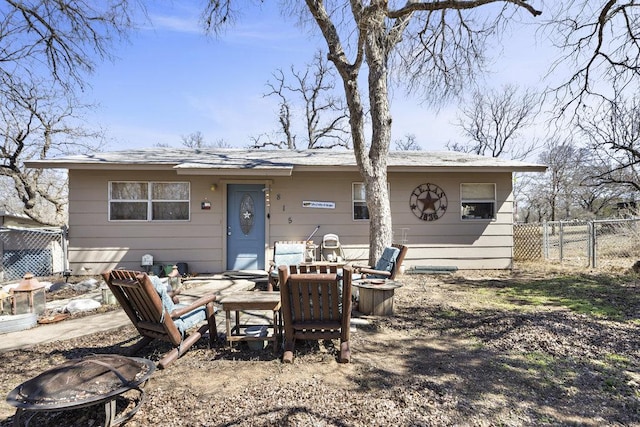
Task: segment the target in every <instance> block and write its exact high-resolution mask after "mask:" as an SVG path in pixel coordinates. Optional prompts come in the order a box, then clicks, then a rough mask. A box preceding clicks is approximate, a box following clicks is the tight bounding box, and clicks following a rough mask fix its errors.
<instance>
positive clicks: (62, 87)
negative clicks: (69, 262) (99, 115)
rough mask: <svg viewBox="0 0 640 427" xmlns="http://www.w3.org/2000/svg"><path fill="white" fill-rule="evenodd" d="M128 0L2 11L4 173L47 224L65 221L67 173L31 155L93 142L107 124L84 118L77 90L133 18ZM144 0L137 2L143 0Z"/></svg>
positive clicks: (9, 5) (15, 193)
mask: <svg viewBox="0 0 640 427" xmlns="http://www.w3.org/2000/svg"><path fill="white" fill-rule="evenodd" d="M131 3H132V2H130V1H128V0H105V1H102V2H85V1H78V0H59V1H33V2H18V1H13V0H5V1H4V2H3V4H2V13H0V45H1V46H2V48H1V49H0V135H1V136H2V147H1V151H0V176H2V177H4V178H5V182H6V181H7V180H11V182H12V183H13V186H12V187H13V188H12V191H11V193H10V195H9V196H10V197H11V198H12V199H14V200H20V201H21V204H22V206H23V208H22V209H23V211H24V213H26V214H27V215H29V216H30V217H32V218H33V219H36V220H38V221H41V222H44V223H46V224H62V223H63V222H64V217H65V209H66V187H65V185H64V184H65V182H66V177H65V176H62V175H61V174H60V173H59V172H52V171H33V170H28V169H26V168H25V167H24V161H26V160H30V159H34V158H37V159H42V158H45V157H47V156H50V155H52V154H53V153H58V154H60V153H70V152H77V151H82V150H87V149H91V148H92V147H91V146H90V142H89V143H87V142H86V141H90V140H91V138H96V137H99V136H100V132H91V131H86V130H85V129H83V128H82V127H81V126H79V125H77V123H78V119H79V114H80V113H81V112H82V111H83V110H84V109H86V108H88V105H83V104H81V103H79V102H78V100H77V99H76V97H75V94H76V91H77V90H82V89H84V87H85V86H86V81H85V76H86V75H87V73H91V72H92V71H93V70H94V67H95V61H97V60H100V59H108V58H111V56H110V51H109V47H110V46H111V44H112V42H113V41H114V40H115V39H116V38H118V37H122V36H124V35H125V34H126V32H127V30H128V29H129V28H130V27H131V26H132V21H131V16H132V14H131V12H132V11H133V9H132V8H131V7H130V5H131ZM136 4H137V3H136Z"/></svg>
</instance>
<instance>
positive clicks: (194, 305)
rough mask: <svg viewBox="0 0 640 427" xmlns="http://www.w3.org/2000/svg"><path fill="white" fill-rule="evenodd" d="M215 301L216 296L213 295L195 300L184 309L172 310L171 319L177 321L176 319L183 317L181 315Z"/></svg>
mask: <svg viewBox="0 0 640 427" xmlns="http://www.w3.org/2000/svg"><path fill="white" fill-rule="evenodd" d="M215 300H216V295H214V294H211V295H205V296H203V297H200V298H198V299H197V300H195V301H194V302H192V303H191V304H189V305H187V306H186V307H180V308H177V309H175V310H173V311H172V312H171V318H172V319H177V318H178V317H180V316H183V315H185V314H187V313H188V312H190V311H193V310H195V309H196V308H200V307H202V306H205V305H207V304H208V303H210V302H214V301H215Z"/></svg>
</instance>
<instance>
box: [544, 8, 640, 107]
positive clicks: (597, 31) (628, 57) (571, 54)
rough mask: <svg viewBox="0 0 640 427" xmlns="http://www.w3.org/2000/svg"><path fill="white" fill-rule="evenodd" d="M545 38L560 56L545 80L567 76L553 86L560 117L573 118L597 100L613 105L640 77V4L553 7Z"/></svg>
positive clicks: (635, 84)
mask: <svg viewBox="0 0 640 427" xmlns="http://www.w3.org/2000/svg"><path fill="white" fill-rule="evenodd" d="M551 7H552V8H553V9H555V10H552V11H551V13H550V15H549V16H551V17H552V19H550V20H549V22H548V24H549V25H550V31H549V35H550V37H551V38H552V39H553V40H554V42H555V45H556V46H557V47H559V48H561V49H562V51H563V52H564V55H563V56H562V57H561V58H559V59H558V60H557V61H556V62H555V64H554V66H553V67H552V68H551V69H550V72H549V74H550V75H551V74H557V73H561V72H562V69H563V67H565V66H568V67H569V68H570V70H571V71H570V74H569V75H568V76H567V77H566V78H565V79H564V80H563V81H562V83H561V84H559V85H557V86H556V87H555V88H554V89H555V93H556V95H557V100H558V101H559V102H560V104H561V106H562V107H561V109H560V110H559V111H560V113H561V114H562V113H565V112H571V113H572V114H573V113H576V112H577V111H579V110H580V109H581V108H582V106H583V105H585V104H589V103H590V102H591V100H593V99H594V98H595V99H596V100H608V101H615V96H616V94H617V92H618V91H620V90H623V89H624V88H627V87H633V86H637V81H638V77H640V26H639V25H638V22H640V4H638V2H636V1H635V0H632V1H620V0H600V1H592V0H570V1H562V2H554V3H553V5H552V6H551Z"/></svg>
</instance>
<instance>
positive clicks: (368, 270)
mask: <svg viewBox="0 0 640 427" xmlns="http://www.w3.org/2000/svg"><path fill="white" fill-rule="evenodd" d="M358 273H360V274H375V275H376V276H384V277H391V272H390V271H385V270H374V269H373V268H361V269H359V270H358Z"/></svg>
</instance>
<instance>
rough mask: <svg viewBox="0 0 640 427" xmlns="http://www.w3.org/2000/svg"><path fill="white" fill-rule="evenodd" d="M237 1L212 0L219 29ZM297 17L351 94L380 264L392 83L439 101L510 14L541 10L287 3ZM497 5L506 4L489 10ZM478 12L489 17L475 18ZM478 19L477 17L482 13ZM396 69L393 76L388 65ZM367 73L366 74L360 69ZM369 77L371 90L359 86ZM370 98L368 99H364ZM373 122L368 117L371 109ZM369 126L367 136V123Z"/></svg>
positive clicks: (357, 1) (475, 63) (386, 219)
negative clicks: (318, 38)
mask: <svg viewBox="0 0 640 427" xmlns="http://www.w3.org/2000/svg"><path fill="white" fill-rule="evenodd" d="M238 4H239V3H238V2H234V1H233V0H209V2H208V6H207V8H206V9H205V12H204V19H203V21H204V22H205V25H206V27H207V28H208V29H209V30H216V29H217V28H219V24H221V23H225V22H228V20H229V17H233V16H234V12H235V11H237V9H233V8H232V6H234V5H238ZM287 4H288V7H289V8H290V9H289V10H293V11H296V12H297V13H296V15H297V16H301V17H302V19H303V20H304V17H306V16H308V14H309V13H310V14H311V17H312V18H313V22H314V23H315V26H316V27H317V29H318V30H319V31H320V32H321V34H322V36H323V38H324V40H325V42H326V44H327V48H328V51H329V53H328V58H329V60H330V61H331V62H333V64H334V66H335V67H336V70H337V72H338V75H339V76H340V79H341V80H342V85H343V89H344V93H345V100H346V102H347V105H348V109H349V123H350V126H351V138H352V143H353V148H354V153H355V157H356V162H357V164H358V168H359V171H360V174H361V175H362V177H363V179H364V184H365V189H366V194H367V206H368V209H369V214H370V221H369V248H370V251H369V258H370V259H369V260H370V261H371V262H374V261H375V260H376V259H377V258H378V257H379V256H380V254H381V253H382V251H383V249H384V247H386V246H389V245H390V244H391V241H392V237H393V231H392V221H391V208H390V203H389V193H388V186H387V158H388V153H389V146H390V143H391V123H392V117H391V112H390V108H389V83H390V79H391V77H398V79H397V81H398V83H401V82H403V81H405V82H407V84H408V89H410V90H413V91H414V92H416V91H418V90H419V89H423V90H424V91H423V93H424V95H425V96H426V98H427V99H428V100H431V101H435V100H441V99H444V98H446V97H447V96H450V95H452V94H455V93H457V92H458V91H459V90H461V89H462V88H463V86H464V84H465V83H466V82H468V81H469V79H470V76H472V75H473V73H474V71H475V70H477V69H478V67H479V66H481V65H482V59H483V58H484V53H485V49H484V46H485V41H486V39H487V38H488V37H489V36H490V35H492V34H494V33H495V32H496V31H497V30H499V29H501V28H502V25H501V24H502V23H503V20H504V19H510V16H511V15H509V13H515V12H516V11H518V10H522V11H525V12H528V13H530V14H531V15H533V16H537V15H539V14H540V13H541V12H540V11H538V10H536V9H535V8H534V7H533V6H531V5H529V4H528V3H527V2H526V1H524V0H483V1H466V0H451V1H446V2H443V1H435V0H434V1H417V0H416V1H408V2H389V1H388V0H370V1H366V2H365V1H361V0H352V1H350V2H349V3H348V4H346V3H345V2H341V1H337V0H336V1H331V0H327V1H322V0H306V1H305V2H304V4H303V3H302V2H296V1H293V2H288V3H287ZM491 4H494V5H498V6H502V8H500V7H498V8H495V7H494V8H490V7H484V6H488V5H491ZM479 11H486V13H487V14H492V15H491V16H489V15H487V16H483V17H482V19H474V15H475V14H476V13H474V12H479ZM476 17H477V16H476ZM391 69H393V70H394V71H396V72H397V73H396V74H397V75H396V74H390V70H391ZM361 72H363V73H366V78H361V76H360V73H361ZM365 80H366V87H361V86H360V84H361V83H363V82H364V81H365ZM365 99H366V100H368V101H365ZM366 107H367V108H368V111H369V114H368V115H367V117H368V118H370V120H369V121H367V120H365V111H366V110H367V108H366ZM369 125H370V126H371V129H370V132H369V135H370V140H367V132H365V126H369Z"/></svg>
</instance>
